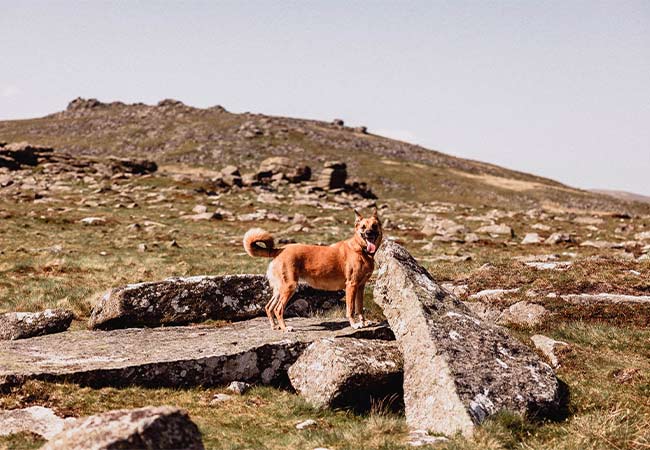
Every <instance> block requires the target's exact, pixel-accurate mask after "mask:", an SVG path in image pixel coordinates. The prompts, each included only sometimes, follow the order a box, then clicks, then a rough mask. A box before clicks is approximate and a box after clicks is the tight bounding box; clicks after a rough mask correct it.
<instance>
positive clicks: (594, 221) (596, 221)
mask: <svg viewBox="0 0 650 450" xmlns="http://www.w3.org/2000/svg"><path fill="white" fill-rule="evenodd" d="M604 222H605V221H604V220H603V219H601V218H600V217H590V216H584V217H576V218H575V219H573V223H577V224H580V225H601V224H602V223H604Z"/></svg>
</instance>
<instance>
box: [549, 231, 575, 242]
mask: <svg viewBox="0 0 650 450" xmlns="http://www.w3.org/2000/svg"><path fill="white" fill-rule="evenodd" d="M562 242H573V238H572V237H571V235H570V234H568V233H560V232H558V233H553V234H551V235H550V236H549V237H548V238H546V240H545V241H544V243H545V244H547V245H555V244H560V243H562Z"/></svg>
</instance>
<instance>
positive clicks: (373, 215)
mask: <svg viewBox="0 0 650 450" xmlns="http://www.w3.org/2000/svg"><path fill="white" fill-rule="evenodd" d="M372 217H374V218H375V219H379V211H377V207H376V206H375V208H374V209H373V210H372Z"/></svg>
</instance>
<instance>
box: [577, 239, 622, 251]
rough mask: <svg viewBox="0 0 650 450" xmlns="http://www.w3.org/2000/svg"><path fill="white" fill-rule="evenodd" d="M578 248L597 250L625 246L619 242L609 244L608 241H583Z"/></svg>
mask: <svg viewBox="0 0 650 450" xmlns="http://www.w3.org/2000/svg"><path fill="white" fill-rule="evenodd" d="M580 247H593V248H599V249H606V248H624V247H625V246H624V245H623V243H621V242H609V241H591V240H590V241H584V242H581V243H580Z"/></svg>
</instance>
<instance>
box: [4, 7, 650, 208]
mask: <svg viewBox="0 0 650 450" xmlns="http://www.w3.org/2000/svg"><path fill="white" fill-rule="evenodd" d="M76 97H88V98H98V99H100V100H102V101H115V100H121V101H124V102H127V103H132V102H144V103H151V104H153V103H157V102H158V101H159V100H161V99H163V98H174V99H178V100H181V101H183V102H184V103H186V104H188V105H192V106H197V107H207V106H213V105H222V106H224V107H225V108H226V109H228V110H229V111H232V112H245V111H251V112H258V113H264V114H271V115H282V116H290V117H304V118H311V119H319V120H326V121H330V120H332V119H334V118H342V119H344V120H345V121H346V123H347V124H350V125H365V126H367V127H368V129H369V131H370V132H371V133H376V134H381V135H385V136H389V137H393V138H396V139H400V140H405V141H408V142H412V143H416V144H420V145H422V146H424V147H427V148H431V149H435V150H439V151H442V152H445V153H449V154H452V155H455V156H460V157H464V158H470V159H476V160H481V161H486V162H490V163H494V164H498V165H502V166H505V167H508V168H511V169H516V170H521V171H525V172H530V173H534V174H537V175H542V176H546V177H549V178H553V179H556V180H559V181H561V182H564V183H567V184H569V185H572V186H576V187H582V188H602V189H620V190H627V191H632V192H637V193H641V194H646V195H650V1H648V0H643V1H627V0H621V1H607V2H599V1H585V2H582V1H573V0H568V1H560V0H555V1H544V0H539V1H533V0H521V1H488V0H480V1H479V0H474V1H463V0H452V1H435V0H429V1H406V0H400V1H393V2H384V1H379V0H377V1H364V2H361V1H334V0H329V1H306V0H303V1H295V2H285V1H279V0H267V1H254V0H246V1H243V0H242V1H206V2H197V1H137V2H136V1H112V2H105V1H99V0H95V1H90V2H71V1H67V2H64V1H56V0H55V1H30V0H21V1H16V0H0V120H8V119H20V118H29V117H38V116H43V115H45V114H49V113H52V112H55V111H59V110H62V109H64V108H65V106H66V105H67V103H68V102H69V101H70V100H72V99H73V98H76ZM1 138H2V136H0V139H1Z"/></svg>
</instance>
